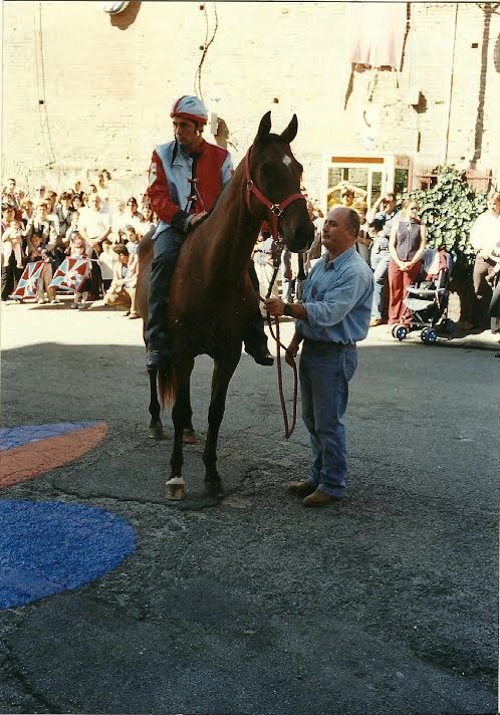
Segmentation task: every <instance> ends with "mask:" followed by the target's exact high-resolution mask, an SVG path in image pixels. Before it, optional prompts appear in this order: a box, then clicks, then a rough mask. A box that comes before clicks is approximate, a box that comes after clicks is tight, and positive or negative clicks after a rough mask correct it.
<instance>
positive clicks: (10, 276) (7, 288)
mask: <svg viewBox="0 0 500 715" xmlns="http://www.w3.org/2000/svg"><path fill="white" fill-rule="evenodd" d="M15 216H16V210H15V208H14V206H12V205H11V204H2V245H1V254H0V260H1V271H2V287H1V299H2V300H7V299H8V297H9V295H10V294H11V293H12V292H13V291H14V289H15V287H16V284H17V281H18V280H19V278H20V277H21V274H22V268H18V267H17V266H16V257H15V255H14V252H13V251H12V248H11V246H9V243H8V241H4V234H5V233H6V232H7V231H8V229H9V227H10V224H11V223H12V221H15Z"/></svg>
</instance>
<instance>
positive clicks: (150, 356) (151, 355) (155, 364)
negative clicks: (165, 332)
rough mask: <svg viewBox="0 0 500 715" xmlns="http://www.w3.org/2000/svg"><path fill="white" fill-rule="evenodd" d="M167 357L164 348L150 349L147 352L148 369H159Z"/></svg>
mask: <svg viewBox="0 0 500 715" xmlns="http://www.w3.org/2000/svg"><path fill="white" fill-rule="evenodd" d="M166 357H167V356H166V354H165V353H164V352H163V351H162V350H154V349H152V350H148V351H147V353H146V368H147V369H148V370H159V369H160V367H161V366H162V365H163V363H164V361H165V359H166Z"/></svg>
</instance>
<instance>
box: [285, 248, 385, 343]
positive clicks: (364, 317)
mask: <svg viewBox="0 0 500 715" xmlns="http://www.w3.org/2000/svg"><path fill="white" fill-rule="evenodd" d="M372 298H373V273H372V271H371V269H370V267H369V266H368V265H367V264H366V263H365V261H364V260H363V259H362V258H361V257H360V256H359V254H358V253H357V252H356V249H355V248H354V247H353V248H349V249H348V250H347V251H344V253H342V254H341V255H340V256H338V257H337V258H335V259H334V260H333V261H328V260H327V256H324V257H323V258H320V259H319V261H318V262H317V263H315V265H314V267H313V268H312V270H311V272H310V273H309V276H308V277H307V280H306V281H305V282H304V286H303V293H302V304H303V306H304V308H305V310H306V312H307V317H308V319H309V322H308V323H306V322H305V321H303V320H297V321H296V324H295V325H296V330H297V332H298V334H299V335H301V336H302V337H303V338H306V339H309V340H317V341H321V342H333V343H342V344H348V343H356V342H358V341H359V340H363V339H364V338H366V335H367V333H368V327H369V324H370V316H371V310H372Z"/></svg>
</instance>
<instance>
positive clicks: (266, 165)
mask: <svg viewBox="0 0 500 715" xmlns="http://www.w3.org/2000/svg"><path fill="white" fill-rule="evenodd" d="M260 170H261V173H262V176H263V177H264V178H266V179H268V178H270V177H271V176H273V174H274V173H275V169H274V165H273V164H272V163H271V162H270V161H264V162H263V163H262V164H261V167H260Z"/></svg>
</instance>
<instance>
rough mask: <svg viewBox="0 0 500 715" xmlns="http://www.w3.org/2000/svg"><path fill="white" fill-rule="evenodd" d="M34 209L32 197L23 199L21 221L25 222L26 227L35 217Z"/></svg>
mask: <svg viewBox="0 0 500 715" xmlns="http://www.w3.org/2000/svg"><path fill="white" fill-rule="evenodd" d="M34 211H35V208H34V206H33V201H31V199H23V201H22V202H21V221H22V222H23V226H24V228H26V226H27V224H28V221H29V220H30V219H32V218H33V214H34Z"/></svg>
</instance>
